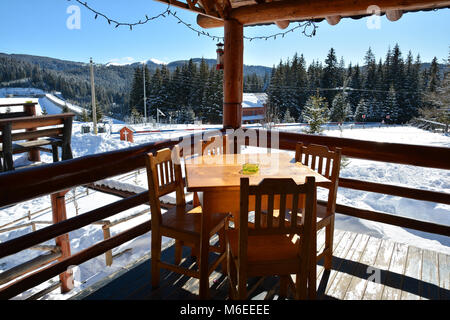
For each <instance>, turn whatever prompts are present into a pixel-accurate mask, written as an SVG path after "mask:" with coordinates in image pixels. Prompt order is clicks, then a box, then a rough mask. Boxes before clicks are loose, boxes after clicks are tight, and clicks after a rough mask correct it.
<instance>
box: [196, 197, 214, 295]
mask: <svg viewBox="0 0 450 320" xmlns="http://www.w3.org/2000/svg"><path fill="white" fill-rule="evenodd" d="M208 194H209V192H204V194H203V197H202V198H203V199H201V200H203V205H202V218H201V227H200V259H199V269H200V288H199V295H200V299H208V295H209V259H208V256H209V233H210V230H211V227H210V224H211V216H210V213H211V209H212V208H211V207H210V206H208V203H209V201H207V198H208ZM205 198H206V199H205ZM205 200H206V201H205Z"/></svg>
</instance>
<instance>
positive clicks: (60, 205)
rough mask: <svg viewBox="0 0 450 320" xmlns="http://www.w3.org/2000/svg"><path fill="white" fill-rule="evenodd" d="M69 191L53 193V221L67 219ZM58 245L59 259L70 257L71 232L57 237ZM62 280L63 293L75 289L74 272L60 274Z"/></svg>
mask: <svg viewBox="0 0 450 320" xmlns="http://www.w3.org/2000/svg"><path fill="white" fill-rule="evenodd" d="M67 192H68V191H63V192H58V193H54V194H52V195H51V200H52V213H53V223H58V222H61V221H64V220H66V219H67V214H66V201H65V195H66V193H67ZM55 242H56V245H57V246H59V247H60V249H61V257H60V258H59V259H58V260H59V261H61V260H63V259H65V258H67V257H70V240H69V234H67V233H66V234H63V235H61V236H59V237H56V239H55ZM59 280H60V281H61V293H65V292H69V291H70V290H72V289H73V273H72V270H68V271H66V272H63V273H61V274H60V275H59Z"/></svg>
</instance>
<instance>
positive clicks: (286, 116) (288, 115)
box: [283, 109, 295, 123]
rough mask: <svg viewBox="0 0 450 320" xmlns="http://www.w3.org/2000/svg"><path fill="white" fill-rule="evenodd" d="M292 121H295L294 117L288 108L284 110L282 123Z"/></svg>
mask: <svg viewBox="0 0 450 320" xmlns="http://www.w3.org/2000/svg"><path fill="white" fill-rule="evenodd" d="M293 122H295V118H294V117H292V116H291V113H290V112H289V109H286V112H285V113H284V117H283V123H293Z"/></svg>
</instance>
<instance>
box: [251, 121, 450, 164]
mask: <svg viewBox="0 0 450 320" xmlns="http://www.w3.org/2000/svg"><path fill="white" fill-rule="evenodd" d="M247 130H250V131H256V132H257V134H260V135H262V136H265V137H267V141H268V143H270V141H271V139H272V138H271V137H272V133H271V131H267V130H262V129H247ZM274 136H278V137H279V149H282V150H293V151H294V150H295V148H296V145H297V143H298V142H302V143H303V144H304V145H309V144H319V145H324V146H327V147H328V148H329V149H330V150H334V149H335V148H336V147H338V148H341V149H342V155H343V156H348V157H352V158H358V159H365V160H374V161H383V162H390V163H399V164H408V165H414V166H422V167H429V168H437V169H446V170H450V161H448V160H447V159H450V148H448V147H434V146H421V145H411V144H402V143H391V142H374V141H365V140H357V139H349V138H338V137H327V136H320V135H313V134H300V133H294V132H285V131H279V132H276V133H274Z"/></svg>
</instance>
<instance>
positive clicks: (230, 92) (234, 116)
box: [223, 20, 244, 129]
mask: <svg viewBox="0 0 450 320" xmlns="http://www.w3.org/2000/svg"><path fill="white" fill-rule="evenodd" d="M224 33H225V46H224V51H225V52H224V72H223V98H224V101H223V127H224V128H232V129H237V128H240V127H241V123H242V95H243V94H242V93H243V88H244V87H243V86H244V81H243V77H244V26H243V25H242V24H240V23H239V22H237V21H235V20H225V30H224Z"/></svg>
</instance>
